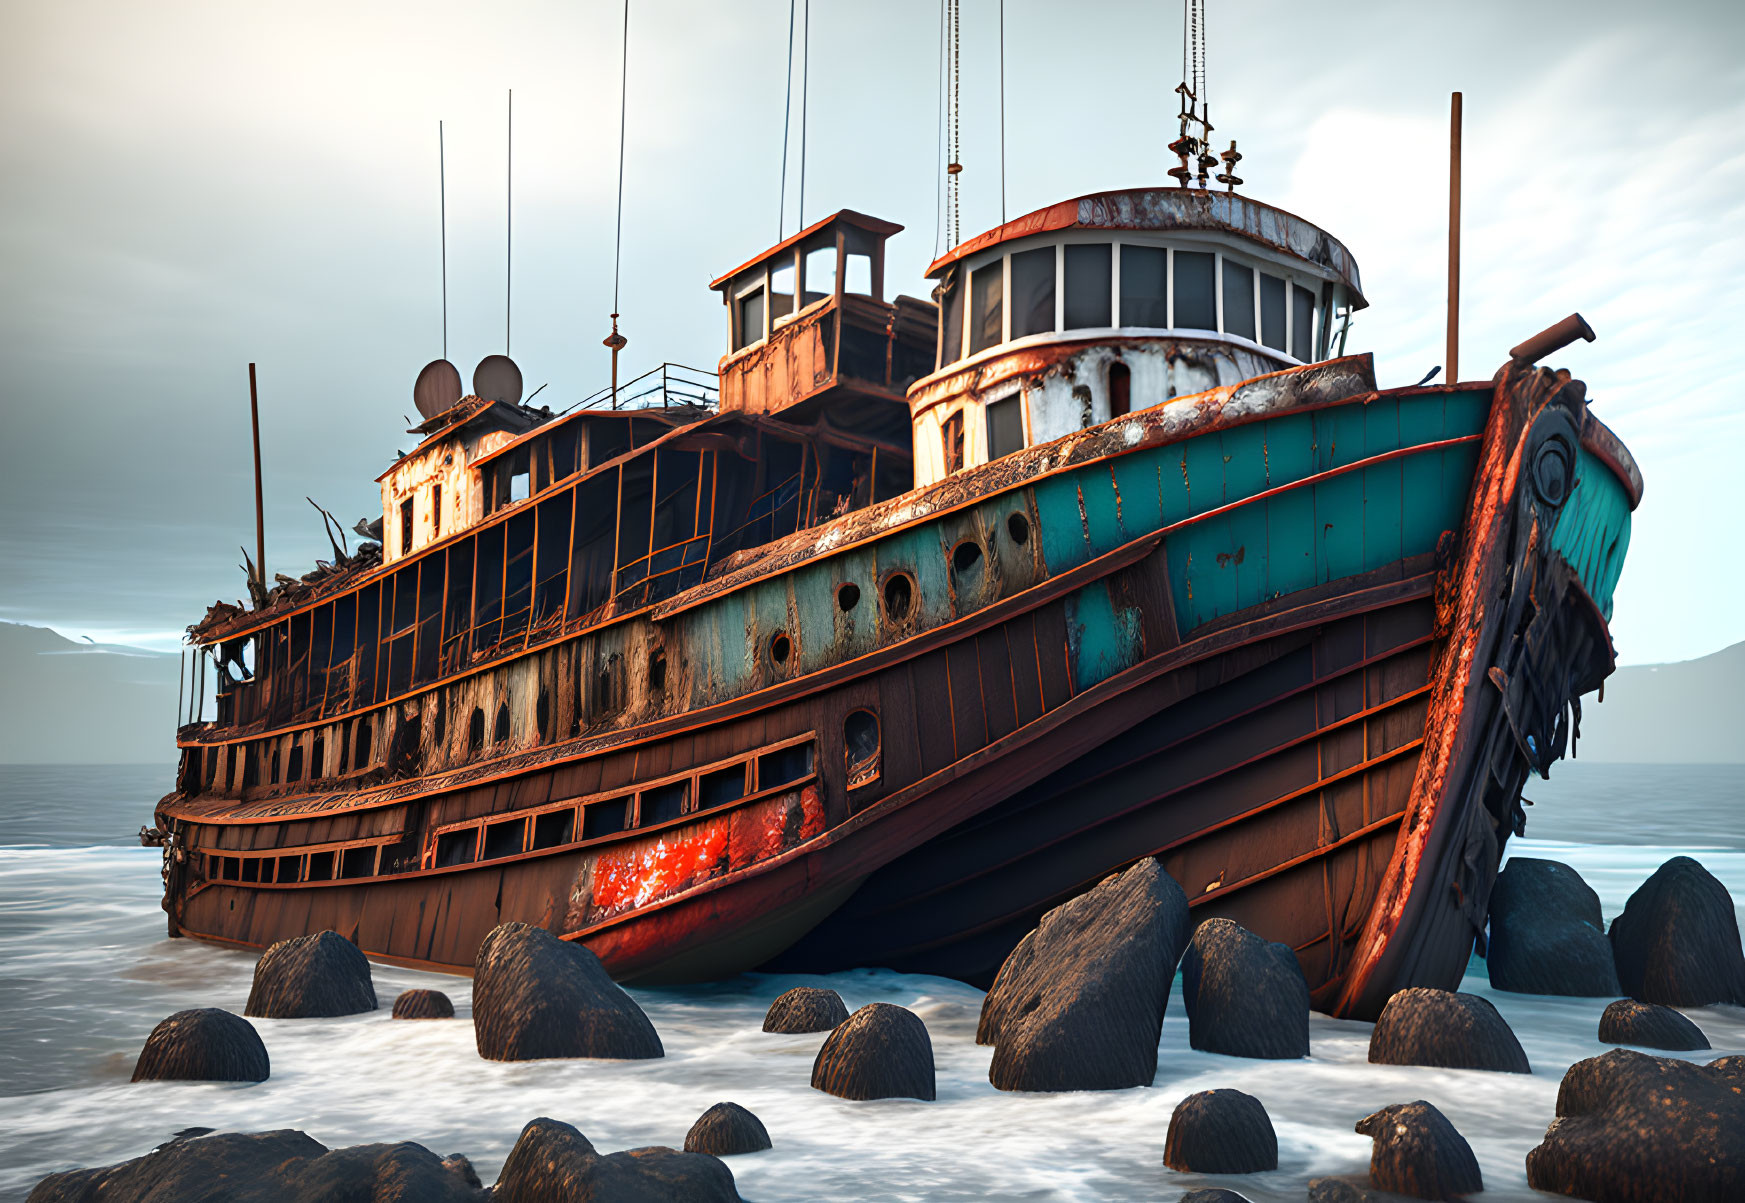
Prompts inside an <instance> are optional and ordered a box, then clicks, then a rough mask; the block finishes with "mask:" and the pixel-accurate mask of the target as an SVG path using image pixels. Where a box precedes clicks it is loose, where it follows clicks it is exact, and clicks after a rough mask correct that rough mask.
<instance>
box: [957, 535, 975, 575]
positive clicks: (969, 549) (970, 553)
mask: <svg viewBox="0 0 1745 1203" xmlns="http://www.w3.org/2000/svg"><path fill="white" fill-rule="evenodd" d="M981 562H982V545H981V544H980V543H977V542H976V541H975V540H974V539H965V540H964V541H963V542H962V543H959V544H958V545H957V546H956V547H954V548H952V550H951V570H952V571H953V572H955V573H957V574H958V575H959V576H963V575H964V574H966V573H969V572H972V571H974V570H975V569H977V568H979V567H980V566H981Z"/></svg>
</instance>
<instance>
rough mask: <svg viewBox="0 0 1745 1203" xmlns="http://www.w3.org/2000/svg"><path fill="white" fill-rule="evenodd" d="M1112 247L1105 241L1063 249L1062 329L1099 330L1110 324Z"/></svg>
mask: <svg viewBox="0 0 1745 1203" xmlns="http://www.w3.org/2000/svg"><path fill="white" fill-rule="evenodd" d="M1112 250H1113V248H1112V247H1111V246H1110V245H1109V244H1108V243H1106V242H1100V243H1090V244H1087V245H1084V246H1069V247H1067V248H1066V328H1067V329H1068V330H1088V329H1101V328H1102V327H1104V326H1109V325H1113V324H1114V315H1113V314H1111V313H1110V312H1109V310H1110V308H1111V306H1112V304H1113V294H1112V292H1111V291H1110V290H1111V288H1112V286H1113V281H1114V269H1113V267H1112V266H1111V260H1112Z"/></svg>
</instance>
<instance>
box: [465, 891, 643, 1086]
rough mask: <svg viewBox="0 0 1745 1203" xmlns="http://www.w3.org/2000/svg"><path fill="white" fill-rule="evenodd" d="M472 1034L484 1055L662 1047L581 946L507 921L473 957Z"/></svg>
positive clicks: (592, 1053) (505, 1057) (636, 1051)
mask: <svg viewBox="0 0 1745 1203" xmlns="http://www.w3.org/2000/svg"><path fill="white" fill-rule="evenodd" d="M473 1036H474V1039H475V1041H476V1043H477V1044H478V1049H479V1056H481V1057H484V1058H485V1059H487V1060H490V1061H531V1060H536V1059H538V1058H542V1057H608V1058H616V1059H623V1060H630V1059H638V1058H645V1057H659V1056H662V1055H663V1051H664V1050H662V1048H661V1043H660V1037H659V1036H658V1035H657V1034H656V1033H655V1030H654V1025H653V1024H652V1023H650V1022H649V1021H648V1016H647V1015H645V1014H643V1012H642V1008H641V1007H639V1006H637V1005H636V1002H635V1000H634V999H632V998H631V997H630V996H629V995H628V994H626V993H625V992H624V991H623V990H622V989H620V988H619V986H618V984H617V983H616V982H614V981H613V980H612V979H611V977H610V976H608V974H607V973H606V970H605V967H604V966H602V965H601V964H600V958H599V957H597V956H595V955H594V954H593V953H592V952H591V951H589V950H588V949H587V948H584V947H583V946H582V945H580V944H576V943H574V942H571V941H568V940H560V939H558V938H557V937H556V936H554V935H552V934H551V933H550V932H548V931H546V930H545V929H544V928H540V927H531V926H529V925H528V924H525V923H505V924H503V925H501V926H499V927H495V928H492V929H491V931H490V932H489V933H488V934H487V935H486V936H485V938H484V940H483V941H482V942H481V943H480V944H479V954H478V957H477V959H476V960H475V961H474V963H473Z"/></svg>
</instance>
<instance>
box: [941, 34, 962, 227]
mask: <svg viewBox="0 0 1745 1203" xmlns="http://www.w3.org/2000/svg"><path fill="white" fill-rule="evenodd" d="M945 7H946V34H945V38H946V43H947V48H946V54H947V56H948V58H949V64H948V66H947V68H946V69H947V71H948V72H949V73H950V76H951V83H950V88H951V94H950V97H949V107H948V108H947V109H946V126H945V155H946V159H945V249H946V250H950V249H951V248H952V247H954V246H956V245H957V240H958V236H959V233H960V227H959V225H958V204H957V177H958V176H960V175H962V174H963V163H962V162H960V161H959V159H958V150H959V142H958V136H957V134H958V89H957V81H958V71H957V62H958V54H957V52H958V40H959V39H958V35H959V32H960V30H961V29H962V14H961V13H960V12H959V11H958V0H946V4H945Z"/></svg>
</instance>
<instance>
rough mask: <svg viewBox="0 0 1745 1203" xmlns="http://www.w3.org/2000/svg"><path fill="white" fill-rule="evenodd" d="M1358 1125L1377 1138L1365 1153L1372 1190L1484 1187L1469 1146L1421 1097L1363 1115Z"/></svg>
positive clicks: (1448, 1193) (1414, 1192)
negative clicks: (1367, 1156) (1367, 1153)
mask: <svg viewBox="0 0 1745 1203" xmlns="http://www.w3.org/2000/svg"><path fill="white" fill-rule="evenodd" d="M1357 1130H1358V1132H1360V1133H1361V1134H1363V1135H1364V1136H1367V1137H1369V1138H1370V1139H1371V1140H1372V1141H1374V1142H1375V1143H1374V1144H1373V1145H1372V1147H1371V1148H1370V1153H1369V1184H1370V1186H1372V1187H1373V1188H1375V1189H1376V1190H1381V1191H1389V1192H1391V1193H1393V1194H1399V1195H1410V1196H1412V1197H1413V1198H1418V1199H1456V1198H1459V1197H1460V1196H1461V1195H1470V1194H1475V1193H1476V1192H1478V1191H1481V1190H1483V1189H1484V1179H1483V1178H1482V1177H1481V1176H1480V1175H1479V1172H1478V1158H1476V1157H1474V1156H1473V1155H1472V1146H1471V1145H1469V1144H1467V1143H1466V1138H1465V1137H1464V1136H1462V1135H1461V1134H1460V1133H1459V1132H1456V1131H1455V1130H1454V1125H1453V1124H1451V1123H1449V1122H1448V1118H1447V1117H1446V1116H1444V1115H1443V1114H1442V1113H1441V1112H1440V1111H1438V1110H1436V1108H1434V1107H1432V1106H1431V1105H1430V1104H1429V1103H1426V1102H1424V1101H1423V1100H1422V1099H1420V1100H1419V1101H1417V1102H1415V1103H1395V1104H1394V1105H1393V1106H1391V1107H1383V1108H1382V1109H1381V1110H1380V1111H1377V1112H1376V1113H1375V1114H1373V1115H1366V1116H1364V1117H1363V1118H1362V1119H1360V1120H1358V1121H1357Z"/></svg>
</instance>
